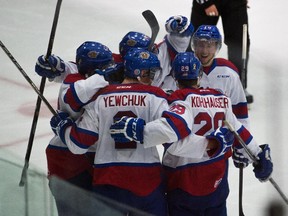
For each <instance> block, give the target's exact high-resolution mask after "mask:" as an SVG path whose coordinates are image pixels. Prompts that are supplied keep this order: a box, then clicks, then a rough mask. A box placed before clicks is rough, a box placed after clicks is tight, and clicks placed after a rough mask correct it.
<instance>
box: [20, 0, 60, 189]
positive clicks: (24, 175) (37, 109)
mask: <svg viewBox="0 0 288 216" xmlns="http://www.w3.org/2000/svg"><path fill="white" fill-rule="evenodd" d="M61 3H62V0H58V1H57V4H56V9H55V13H54V18H53V24H52V28H51V33H50V38H49V43H48V48H47V53H46V58H48V57H49V56H50V55H51V53H52V47H53V44H54V37H55V33H56V27H57V24H58V18H59V14H60V8H61ZM45 82H46V77H42V79H41V83H40V88H39V91H40V94H41V95H43V93H44V88H45ZM41 101H42V99H41V97H40V96H38V98H37V101H36V107H35V111H34V116H33V120H32V126H31V130H30V135H29V141H28V145H27V150H26V155H25V164H24V167H23V169H22V175H21V179H20V182H19V186H20V187H23V186H24V185H25V182H26V181H27V170H28V167H29V160H30V155H31V151H32V146H33V141H34V137H35V131H36V126H37V122H38V117H39V113H40V107H41Z"/></svg>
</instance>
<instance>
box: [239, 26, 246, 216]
mask: <svg viewBox="0 0 288 216" xmlns="http://www.w3.org/2000/svg"><path fill="white" fill-rule="evenodd" d="M246 54H247V24H244V25H243V37H242V71H241V73H242V74H241V82H242V85H243V84H244V82H245V77H244V76H245V74H246V56H247V55H246ZM243 87H244V86H243ZM245 88H246V86H245ZM242 199H243V166H242V164H240V166H239V216H244V212H243V202H242Z"/></svg>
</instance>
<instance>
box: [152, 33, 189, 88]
mask: <svg viewBox="0 0 288 216" xmlns="http://www.w3.org/2000/svg"><path fill="white" fill-rule="evenodd" d="M190 38H191V37H180V36H177V35H171V34H167V35H166V36H165V38H164V40H163V42H161V43H160V44H159V45H158V59H159V61H160V65H161V67H162V71H161V73H160V74H156V75H155V77H154V80H153V82H152V85H153V86H158V87H160V88H162V89H169V90H173V91H175V90H176V89H177V86H176V82H175V80H174V78H173V77H172V74H171V65H172V61H173V60H174V58H175V56H176V55H177V54H178V53H179V52H185V51H186V49H187V47H188V46H189V43H190Z"/></svg>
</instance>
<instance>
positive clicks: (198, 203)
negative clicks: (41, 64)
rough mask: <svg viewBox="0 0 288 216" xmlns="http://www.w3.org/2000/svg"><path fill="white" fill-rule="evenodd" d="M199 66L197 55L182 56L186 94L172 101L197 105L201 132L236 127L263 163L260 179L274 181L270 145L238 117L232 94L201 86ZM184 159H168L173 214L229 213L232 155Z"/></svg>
mask: <svg viewBox="0 0 288 216" xmlns="http://www.w3.org/2000/svg"><path fill="white" fill-rule="evenodd" d="M198 64H199V60H198V59H197V58H195V57H194V56H193V54H192V53H180V54H178V55H177V56H176V58H175V60H174V62H173V67H172V71H173V72H172V73H173V74H174V77H175V79H176V81H177V83H178V86H179V88H180V90H178V91H176V92H174V93H173V94H172V95H171V98H170V102H172V103H173V102H174V103H175V102H176V101H177V100H185V101H187V103H189V104H191V108H192V109H193V117H194V124H193V127H192V128H193V133H195V134H198V135H207V134H209V133H210V132H211V130H213V128H216V127H218V126H220V125H222V124H223V120H224V119H225V120H226V121H228V122H229V123H231V124H233V126H234V128H235V129H236V130H237V131H238V133H239V134H240V136H241V137H242V138H243V140H245V143H246V145H247V147H248V148H249V149H250V150H251V152H252V153H253V154H254V155H255V156H257V158H258V159H259V164H260V165H259V166H258V167H255V168H254V172H255V176H256V177H257V178H258V179H259V180H260V181H266V180H268V179H269V177H270V176H271V173H272V170H273V168H272V167H273V164H272V162H271V157H270V148H269V145H267V144H265V145H261V146H258V144H257V142H256V141H255V139H254V138H253V136H252V135H251V134H250V133H249V131H248V130H247V129H246V128H245V127H244V126H243V125H242V124H241V123H240V122H239V121H238V120H237V119H236V118H235V115H234V114H233V112H232V106H231V102H230V99H229V98H228V97H227V96H225V95H223V94H221V93H220V92H219V91H217V90H214V89H209V88H207V89H202V88H198V85H199V70H200V68H197V66H196V67H195V65H198ZM183 69H185V70H183ZM202 78H203V77H202ZM200 82H201V81H200ZM234 148H235V149H236V151H238V152H241V153H243V154H244V155H245V158H247V159H249V157H248V155H247V154H245V151H244V149H243V147H242V146H241V145H239V143H238V144H236V145H235V144H234ZM184 156H185V157H183V156H181V154H179V153H178V152H175V151H174V152H173V150H170V151H169V152H167V154H165V155H164V157H163V165H164V166H165V167H166V171H167V175H168V195H167V198H168V206H169V215H171V216H173V215H199V216H200V215H219V216H224V215H227V213H226V198H227V196H228V193H229V186H228V177H227V176H228V158H229V157H230V156H231V152H229V151H228V152H227V153H225V154H224V155H223V156H222V157H219V158H216V159H210V158H208V159H207V157H203V158H200V159H193V158H188V157H187V153H186V154H185V155H184ZM251 162H252V160H251V159H250V163H251Z"/></svg>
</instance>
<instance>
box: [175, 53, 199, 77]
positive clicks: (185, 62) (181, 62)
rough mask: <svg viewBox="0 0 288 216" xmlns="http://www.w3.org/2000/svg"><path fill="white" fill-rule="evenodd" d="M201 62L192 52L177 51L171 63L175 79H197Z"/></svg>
mask: <svg viewBox="0 0 288 216" xmlns="http://www.w3.org/2000/svg"><path fill="white" fill-rule="evenodd" d="M201 68H202V66H201V62H200V61H199V59H198V58H197V57H195V55H194V53H192V52H182V53H178V54H177V55H176V57H175V59H174V61H173V63H172V74H173V76H174V78H175V79H176V80H191V79H198V78H199V76H200V75H201V74H200V73H201V71H202V69H201Z"/></svg>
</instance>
